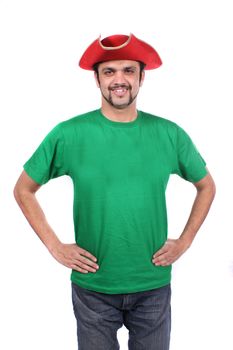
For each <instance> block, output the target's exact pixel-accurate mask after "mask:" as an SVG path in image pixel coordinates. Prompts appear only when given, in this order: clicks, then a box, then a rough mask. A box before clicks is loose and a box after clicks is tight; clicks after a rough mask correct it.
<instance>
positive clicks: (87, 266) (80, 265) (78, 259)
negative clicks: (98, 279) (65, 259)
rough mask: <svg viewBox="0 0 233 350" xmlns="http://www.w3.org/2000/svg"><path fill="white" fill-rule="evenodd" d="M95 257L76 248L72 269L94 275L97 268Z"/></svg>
mask: <svg viewBox="0 0 233 350" xmlns="http://www.w3.org/2000/svg"><path fill="white" fill-rule="evenodd" d="M96 261H97V259H96V257H95V256H93V255H92V254H91V253H89V252H88V251H86V250H85V249H82V248H80V247H78V246H76V254H75V262H74V264H73V266H72V269H74V270H77V271H79V272H82V273H88V272H93V273H95V272H96V271H97V270H98V269H99V266H98V264H96Z"/></svg>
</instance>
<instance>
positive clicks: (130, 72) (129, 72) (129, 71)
mask: <svg viewBox="0 0 233 350" xmlns="http://www.w3.org/2000/svg"><path fill="white" fill-rule="evenodd" d="M124 71H125V73H126V74H129V75H131V74H134V73H135V69H134V68H133V67H126V68H125V69H124Z"/></svg>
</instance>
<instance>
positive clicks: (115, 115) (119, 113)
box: [101, 101, 138, 122]
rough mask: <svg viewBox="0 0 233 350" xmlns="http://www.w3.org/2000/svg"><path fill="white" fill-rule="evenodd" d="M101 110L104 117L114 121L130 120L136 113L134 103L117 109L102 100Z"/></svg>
mask: <svg viewBox="0 0 233 350" xmlns="http://www.w3.org/2000/svg"><path fill="white" fill-rule="evenodd" d="M101 111H102V113H103V115H104V116H105V117H106V118H108V119H110V120H113V121H116V122H132V121H133V120H134V119H136V118H137V114H138V113H137V109H136V103H132V104H131V105H130V106H127V107H126V108H124V109H117V108H114V107H112V106H111V105H109V104H108V103H105V101H102V106H101Z"/></svg>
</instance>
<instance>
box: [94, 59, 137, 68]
mask: <svg viewBox="0 0 233 350" xmlns="http://www.w3.org/2000/svg"><path fill="white" fill-rule="evenodd" d="M125 67H135V68H139V67H140V64H139V62H138V61H131V60H114V61H106V62H102V63H100V64H99V69H101V70H103V69H105V68H113V69H122V68H125Z"/></svg>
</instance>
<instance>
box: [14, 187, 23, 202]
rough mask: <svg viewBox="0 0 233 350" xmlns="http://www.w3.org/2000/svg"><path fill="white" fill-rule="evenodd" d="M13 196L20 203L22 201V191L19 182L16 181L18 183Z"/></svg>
mask: <svg viewBox="0 0 233 350" xmlns="http://www.w3.org/2000/svg"><path fill="white" fill-rule="evenodd" d="M13 196H14V198H15V200H16V202H17V203H18V204H19V205H20V203H21V202H22V191H21V189H20V186H19V185H18V183H16V185H15V187H14V189H13Z"/></svg>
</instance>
